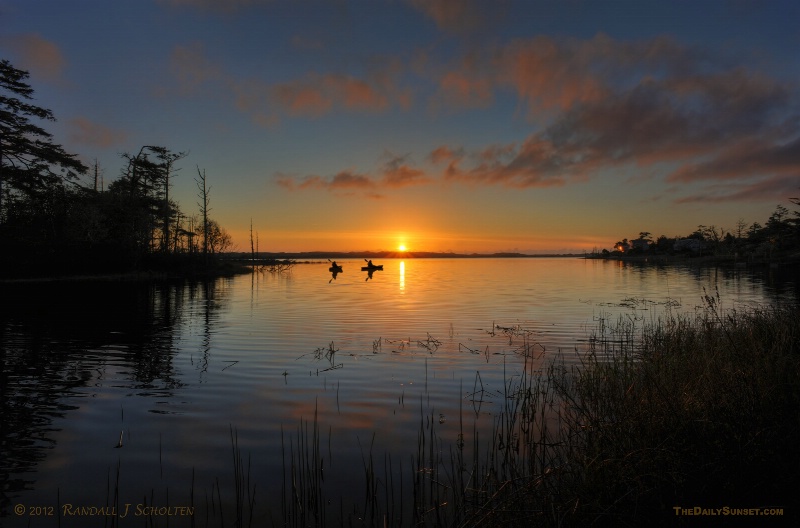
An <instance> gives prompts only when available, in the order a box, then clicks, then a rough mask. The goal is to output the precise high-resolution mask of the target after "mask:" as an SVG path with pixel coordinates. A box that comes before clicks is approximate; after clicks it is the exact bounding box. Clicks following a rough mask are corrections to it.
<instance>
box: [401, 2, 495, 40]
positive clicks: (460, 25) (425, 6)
mask: <svg viewBox="0 0 800 528" xmlns="http://www.w3.org/2000/svg"><path fill="white" fill-rule="evenodd" d="M499 4H500V2H499V1H498V0H495V1H492V2H485V3H481V2H477V1H476V0H411V5H412V6H413V7H414V8H415V9H417V10H419V11H421V12H422V13H424V14H425V15H426V16H428V17H429V18H431V19H432V20H433V21H434V22H435V23H436V26H437V27H438V28H439V29H441V30H443V31H448V32H451V33H467V32H471V31H474V30H476V29H478V28H480V27H482V26H483V25H484V24H486V21H487V19H489V18H490V14H491V13H492V12H497V9H498V7H499ZM490 10H491V11H490Z"/></svg>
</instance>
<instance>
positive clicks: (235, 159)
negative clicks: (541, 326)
mask: <svg viewBox="0 0 800 528" xmlns="http://www.w3.org/2000/svg"><path fill="white" fill-rule="evenodd" d="M799 15H800V7H798V4H796V3H795V2H789V1H785V2H760V1H758V2H757V1H744V0H730V1H707V2H646V1H645V2H642V1H638V2H627V1H614V2H597V1H578V0H573V1H569V0H568V1H564V2H550V1H548V2H537V1H520V2H515V1H491V2H490V1H470V0H465V1H455V0H433V1H426V2H423V1H417V0H406V1H400V0H396V1H367V0H362V1H353V2H345V1H332V2H316V1H296V2H285V1H277V0H271V1H270V0H263V1H262V0H236V1H227V2H222V1H214V0H153V1H147V0H138V1H124V0H123V1H115V2H107V1H74V2H63V1H57V0H54V1H45V0H24V1H23V0H0V56H2V57H3V58H7V59H9V60H11V62H12V64H14V65H15V66H16V67H18V68H22V69H25V70H28V71H29V72H30V74H31V77H30V82H31V84H32V85H33V87H34V88H35V90H36V102H37V104H40V105H41V106H44V107H46V108H50V109H51V110H53V112H54V113H55V116H56V118H57V119H58V122H57V123H55V124H53V125H48V129H49V130H51V131H52V132H53V133H54V134H55V136H56V140H57V141H58V142H59V143H61V144H63V145H64V147H65V148H66V149H67V150H68V151H69V152H74V153H76V154H78V155H79V156H80V157H81V159H83V160H84V161H85V162H86V163H87V164H92V163H94V160H95V159H96V160H97V161H98V163H99V165H100V167H101V169H102V171H103V174H104V179H105V181H107V182H108V181H112V180H113V179H115V178H117V177H118V175H119V172H120V170H121V168H122V167H123V166H124V163H123V160H122V158H121V154H122V153H125V152H129V153H134V154H135V153H136V152H138V150H139V148H140V147H141V146H142V145H153V144H155V145H162V146H165V147H167V148H169V149H172V150H173V151H188V152H189V155H188V156H187V157H186V158H185V159H183V160H181V162H180V163H179V166H180V167H181V170H180V171H179V173H178V175H177V177H176V178H175V179H174V187H173V195H174V196H175V197H176V199H177V200H178V201H179V202H180V203H181V205H182V208H183V209H184V211H185V212H187V213H190V214H192V213H193V212H194V209H196V205H195V204H196V202H197V201H198V200H197V197H196V194H197V190H196V187H195V182H194V178H195V176H196V171H197V168H198V167H199V168H200V169H201V170H205V171H206V174H207V177H208V179H209V182H210V184H211V186H212V191H211V206H212V208H213V210H212V213H211V214H212V216H213V217H214V218H216V219H217V220H218V221H219V223H220V224H221V225H222V227H223V228H225V229H226V230H227V231H228V232H230V233H231V234H232V235H233V237H234V242H235V244H236V245H237V246H238V248H239V249H241V250H245V249H249V240H248V236H249V234H248V233H249V229H250V222H251V220H252V223H253V226H254V229H255V230H256V231H257V232H258V235H259V247H260V249H262V250H271V251H303V250H341V251H349V250H377V249H394V248H396V247H397V246H398V245H399V244H401V243H402V244H404V245H406V246H408V247H409V248H410V249H412V250H413V249H417V250H420V251H423V250H431V251H449V250H452V251H478V252H484V251H486V252H488V251H506V250H517V251H526V252H548V251H584V250H591V249H593V248H594V247H597V248H610V247H611V246H612V245H613V243H614V242H616V241H617V240H619V239H621V238H624V237H627V238H634V237H636V236H637V235H638V233H639V232H640V231H649V232H651V233H652V234H653V235H655V236H658V235H661V234H665V235H668V236H675V235H685V234H689V233H690V232H691V231H693V230H694V229H695V228H696V227H697V225H699V224H704V225H716V226H718V227H723V228H726V229H728V230H733V229H734V228H735V225H736V223H737V222H738V221H739V220H744V221H746V222H748V223H752V222H761V223H763V222H764V221H765V220H766V219H767V218H768V217H769V215H770V214H771V212H772V211H773V210H774V209H775V207H776V205H778V204H783V205H789V204H788V199H789V198H790V197H793V196H798V195H800V107H799V106H798V103H799V102H800V100H799V98H798V95H800V91H798V81H800V59H799V58H798V57H800V54H798V53H797V50H798V49H800V31H799V30H798V28H797V26H798V24H797V21H798V20H800V16H799Z"/></svg>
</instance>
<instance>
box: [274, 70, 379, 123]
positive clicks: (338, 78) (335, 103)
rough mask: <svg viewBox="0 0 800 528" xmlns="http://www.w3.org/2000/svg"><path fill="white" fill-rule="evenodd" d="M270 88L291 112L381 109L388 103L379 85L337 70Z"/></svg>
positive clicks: (292, 113) (309, 112)
mask: <svg viewBox="0 0 800 528" xmlns="http://www.w3.org/2000/svg"><path fill="white" fill-rule="evenodd" d="M270 90H271V92H272V94H273V97H274V100H275V102H276V103H277V104H278V105H279V106H280V107H282V108H283V109H284V110H285V111H287V112H288V113H289V114H291V115H309V116H319V115H322V114H325V113H328V112H330V111H331V110H332V109H333V108H344V109H348V110H372V111H381V110H384V109H385V108H386V107H387V106H388V98H387V97H386V95H385V94H383V93H381V90H380V88H379V87H378V86H376V85H374V84H371V83H369V82H367V81H364V80H362V79H356V78H354V77H350V76H346V75H340V74H325V75H316V74H310V75H308V76H306V77H305V78H304V79H300V80H295V81H291V82H286V83H281V84H278V85H275V86H273V87H271V88H270Z"/></svg>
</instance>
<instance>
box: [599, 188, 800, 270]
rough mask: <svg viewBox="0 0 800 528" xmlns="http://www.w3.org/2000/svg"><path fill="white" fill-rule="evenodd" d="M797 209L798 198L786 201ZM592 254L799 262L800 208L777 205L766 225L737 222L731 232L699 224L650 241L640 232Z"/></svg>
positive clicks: (648, 233) (714, 226)
mask: <svg viewBox="0 0 800 528" xmlns="http://www.w3.org/2000/svg"><path fill="white" fill-rule="evenodd" d="M789 202H790V203H792V204H794V205H795V206H800V198H789ZM594 254H595V255H598V254H599V255H602V256H620V255H628V256H635V255H686V256H715V257H720V258H724V259H736V260H742V261H751V262H769V261H776V260H792V261H797V260H800V209H798V210H795V211H790V210H789V209H788V208H786V207H785V206H783V205H778V206H777V207H776V208H775V211H774V212H773V213H772V215H770V217H769V219H767V221H766V223H765V224H763V225H762V224H760V223H759V222H753V223H752V224H748V223H747V222H746V221H745V220H744V219H739V221H738V222H737V223H736V226H735V227H734V229H732V230H728V229H725V228H722V227H718V226H716V225H709V226H705V225H699V226H697V229H695V230H694V231H693V232H692V233H690V234H688V235H686V236H683V237H680V236H678V237H667V236H665V235H661V236H659V237H658V238H656V239H653V237H652V236H651V233H650V232H648V231H642V232H640V233H639V236H638V237H637V238H634V239H631V240H628V239H627V238H624V239H622V240H620V241H617V243H616V244H614V246H613V248H612V249H611V250H608V249H603V250H602V252H600V253H598V252H597V251H595V252H594Z"/></svg>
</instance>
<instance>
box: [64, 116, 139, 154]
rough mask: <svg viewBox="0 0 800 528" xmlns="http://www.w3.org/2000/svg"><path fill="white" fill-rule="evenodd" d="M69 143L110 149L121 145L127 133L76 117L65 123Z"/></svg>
mask: <svg viewBox="0 0 800 528" xmlns="http://www.w3.org/2000/svg"><path fill="white" fill-rule="evenodd" d="M67 125H68V127H69V132H68V134H69V138H70V141H72V142H74V143H77V144H79V145H86V146H89V147H95V148H101V149H106V148H111V147H114V146H116V145H121V144H123V143H124V142H125V141H126V140H127V138H128V133H127V132H125V131H123V130H115V129H113V128H109V127H106V126H104V125H101V124H98V123H94V122H92V121H90V120H89V119H87V118H85V117H76V118H73V119H70V120H69V121H68V122H67Z"/></svg>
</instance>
